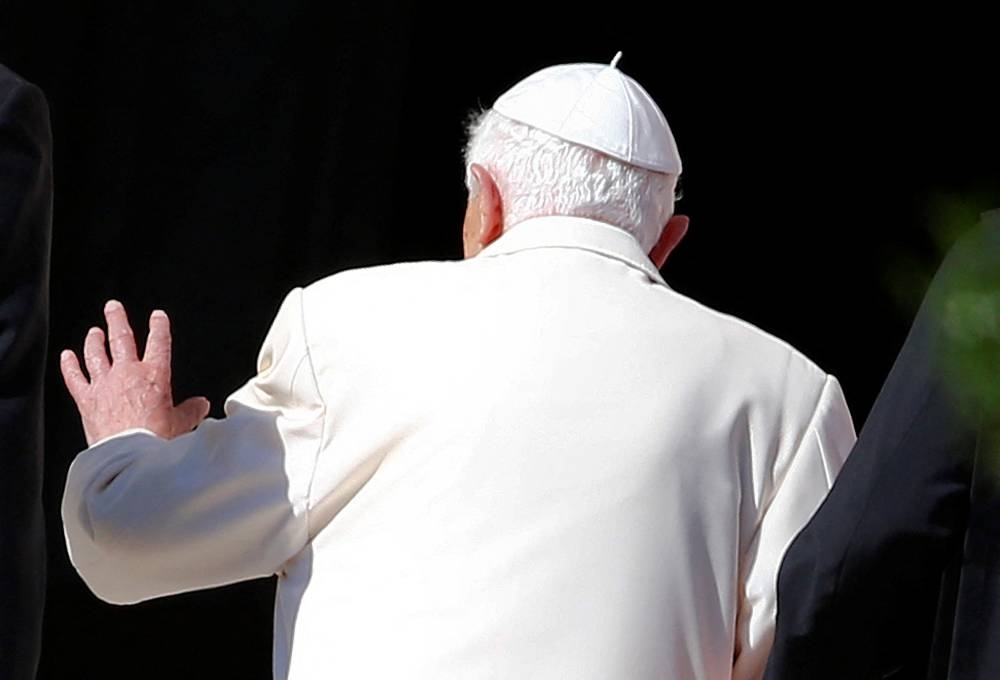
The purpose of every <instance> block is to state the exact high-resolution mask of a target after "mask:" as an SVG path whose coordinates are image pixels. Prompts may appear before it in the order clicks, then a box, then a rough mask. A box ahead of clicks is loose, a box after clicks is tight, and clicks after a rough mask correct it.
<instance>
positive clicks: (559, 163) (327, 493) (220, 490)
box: [63, 64, 854, 680]
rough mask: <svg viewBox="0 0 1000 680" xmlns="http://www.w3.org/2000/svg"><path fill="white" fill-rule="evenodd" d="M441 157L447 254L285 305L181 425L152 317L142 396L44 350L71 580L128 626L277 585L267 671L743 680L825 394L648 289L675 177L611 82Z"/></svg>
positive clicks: (809, 496)
mask: <svg viewBox="0 0 1000 680" xmlns="http://www.w3.org/2000/svg"><path fill="white" fill-rule="evenodd" d="M467 161H468V172H467V179H468V182H469V188H470V199H469V204H468V210H467V213H466V218H465V224H464V230H463V237H464V244H465V254H466V259H465V260H464V261H461V262H420V263H408V264H398V265H392V266H384V267H375V268H369V269H360V270H355V271H348V272H342V273H340V274H337V275H334V276H331V277H329V278H326V279H323V280H321V281H319V282H317V283H314V284H312V285H310V286H307V287H306V288H303V289H296V290H293V291H292V292H291V293H290V294H289V295H288V297H287V298H286V300H285V302H284V304H283V305H282V307H281V309H280V311H279V312H278V314H277V318H276V320H275V321H274V324H273V326H272V328H271V330H270V332H269V334H268V336H267V338H266V340H265V341H264V346H263V349H262V350H261V353H260V357H259V360H258V372H257V375H256V376H255V377H254V378H252V379H250V381H249V382H248V383H247V384H246V385H244V386H243V387H242V388H240V389H239V390H237V391H236V392H235V393H234V394H233V395H232V396H230V398H229V399H228V400H227V402H226V418H224V419H222V420H213V419H208V420H205V421H204V422H201V423H200V424H198V425H197V428H196V429H194V431H193V432H190V433H187V434H181V435H180V436H176V435H177V434H178V430H179V429H184V428H186V427H188V426H192V427H193V426H194V425H195V424H196V423H197V421H198V420H199V419H200V415H201V413H202V411H201V409H202V408H203V404H202V403H201V402H197V401H194V402H192V401H190V400H189V401H188V402H185V403H186V406H184V409H183V410H175V409H174V407H173V406H172V403H173V402H172V399H171V396H170V386H169V360H168V359H167V361H166V367H165V368H164V358H165V357H168V349H169V335H168V331H167V328H166V318H165V316H163V315H162V313H157V314H156V316H155V318H153V319H151V325H152V337H151V338H150V344H151V345H152V349H150V348H147V350H146V352H147V355H149V354H150V352H152V356H151V358H152V359H155V362H156V365H157V367H158V368H157V369H156V371H154V374H155V376H156V377H155V379H148V378H149V376H150V375H151V374H150V373H149V367H147V366H146V361H145V360H144V361H139V360H138V359H137V358H136V353H135V345H134V341H133V340H132V335H131V330H130V328H129V326H128V322H127V320H126V318H125V312H124V309H123V308H122V307H121V305H119V304H117V303H111V304H110V305H109V306H108V308H107V311H106V316H107V322H108V333H109V336H110V338H111V343H110V346H111V351H112V357H111V361H110V362H109V360H108V358H107V357H106V355H105V352H104V349H103V345H102V343H101V342H100V341H101V340H103V338H102V337H101V336H100V335H99V331H95V333H94V334H92V336H91V337H92V339H91V340H90V341H89V342H88V347H89V349H88V351H87V352H86V355H87V362H86V363H87V369H88V371H89V372H90V379H89V381H88V379H87V378H85V377H84V375H83V373H82V371H81V369H80V367H79V364H78V363H77V360H76V357H75V355H74V354H73V353H72V352H67V353H64V357H63V371H64V375H65V378H66V381H67V385H68V386H69V388H70V391H71V392H72V393H73V395H74V397H75V398H76V400H77V403H78V405H79V406H80V411H81V416H82V418H83V421H84V426H85V431H86V432H87V436H88V443H89V444H90V446H89V448H88V449H87V450H85V451H84V452H83V453H81V454H80V455H79V456H78V457H77V459H76V460H75V461H74V463H73V465H72V467H71V469H70V473H69V478H68V480H67V484H66V491H65V496H64V502H63V519H64V522H65V526H66V534H67V540H68V543H69V548H70V552H71V555H72V558H73V562H74V564H75V565H76V567H77V569H78V570H79V572H80V574H81V575H82V576H83V578H84V579H85V580H86V582H87V583H88V585H89V586H90V587H91V588H92V589H93V591H94V592H95V593H96V594H97V595H98V596H99V597H101V598H103V599H105V600H107V601H109V602H117V603H123V604H124V603H131V602H138V601H141V600H145V599H149V598H153V597H159V596H163V595H169V594H172V593H179V592H184V591H190V590H195V589H199V588H209V587H213V586H219V585H223V584H227V583H232V582H235V581H240V580H244V579H250V578H257V577H264V576H269V575H272V574H277V575H278V595H277V602H276V605H275V646H274V653H275V656H274V673H275V677H277V678H286V677H288V678H319V677H323V678H352V679H356V678H433V679H435V680H439V679H443V678H455V679H462V680H466V679H469V678H518V679H524V678H576V679H585V678H594V679H595V680H596V679H598V678H601V679H603V678H630V679H640V678H672V679H674V680H728V679H730V678H736V679H738V680H745V679H751V678H758V677H759V676H760V674H761V672H762V670H763V667H764V663H765V661H766V658H767V654H768V650H769V646H770V640H771V635H772V631H773V625H774V591H775V573H776V570H777V567H778V564H779V563H780V559H781V555H782V553H783V552H784V550H785V547H786V546H787V544H788V542H789V541H790V540H791V539H792V537H793V536H794V535H795V533H796V532H797V531H798V530H799V529H800V528H801V527H802V525H803V524H804V523H805V522H806V521H807V520H808V518H809V516H810V515H811V514H812V512H813V510H814V509H815V508H816V507H817V505H818V504H819V503H820V501H821V500H822V498H823V497H824V495H825V494H826V492H827V490H828V489H829V487H830V485H831V483H832V481H833V478H834V477H835V475H836V474H837V471H838V469H839V468H840V466H841V464H842V462H843V459H844V456H845V455H846V453H847V451H848V450H849V449H850V447H851V445H852V444H853V442H854V430H853V427H852V424H851V419H850V416H849V414H848V410H847V407H846V405H845V403H844V399H843V396H842V393H841V390H840V387H839V385H838V383H837V381H836V379H834V378H833V377H832V376H830V375H828V374H826V373H825V372H823V371H822V370H820V369H819V368H817V367H816V366H815V365H814V364H813V363H812V362H810V361H809V360H808V359H806V358H805V357H804V356H803V355H801V354H799V353H798V352H796V351H795V350H794V349H792V348H791V347H789V346H788V345H787V344H785V343H783V342H781V341H779V340H776V339H775V338H773V337H771V336H769V335H767V334H766V333H764V332H762V331H760V330H758V329H756V328H754V327H752V326H750V325H748V324H746V323H744V322H742V321H739V320H738V319H734V318H731V317H728V316H725V315H723V314H719V313H717V312H714V311H712V310H710V309H707V308H705V307H704V306H702V305H700V304H698V303H696V302H694V301H692V300H690V299H688V298H686V297H684V296H683V295H680V294H678V293H676V292H675V291H673V290H671V289H670V288H669V287H668V286H667V285H666V284H665V283H664V281H663V279H662V278H661V276H660V273H659V272H658V268H659V267H660V266H661V265H662V264H663V262H664V260H665V259H666V258H667V256H668V255H669V254H670V252H671V251H672V250H673V248H674V247H675V246H676V245H677V243H678V242H679V241H680V240H681V238H682V237H683V236H684V233H685V230H686V229H687V219H686V218H684V217H682V216H677V215H674V214H673V207H674V206H673V203H674V201H673V192H674V188H675V185H676V181H677V177H678V175H679V174H680V171H681V164H680V157H679V155H678V154H677V149H676V145H675V144H674V138H673V135H672V134H671V131H670V128H669V127H668V125H667V122H666V120H665V119H664V117H663V114H662V113H661V112H660V110H659V108H658V107H657V106H656V104H655V103H654V102H653V100H652V99H651V98H650V97H649V95H648V94H647V93H646V92H645V90H643V89H642V88H641V87H640V86H639V85H638V83H636V82H635V81H634V80H632V79H631V78H629V77H628V76H626V75H624V74H623V73H622V72H621V71H619V70H618V69H617V68H616V66H615V64H612V65H611V66H603V65H597V64H571V65H562V66H555V67H551V68H549V69H545V70H543V71H540V72H538V73H536V74H534V75H532V76H530V77H529V78H527V79H526V80H524V81H521V82H520V83H518V84H517V85H515V86H514V87H513V88H512V89H511V90H509V91H508V92H506V93H505V94H504V95H502V96H501V97H500V98H499V99H498V100H497V102H496V104H495V105H494V107H493V108H492V109H491V110H489V111H487V112H486V113H485V114H483V116H482V117H480V118H479V119H478V120H477V122H476V123H475V124H474V125H473V126H472V132H471V139H470V141H469V146H468V150H467ZM98 349H99V350H100V351H98ZM133 375H140V376H144V379H143V380H139V381H136V380H131V381H130V380H129V377H130V376H133ZM145 385H149V386H148V387H146V386H145ZM144 390H152V391H154V392H155V395H154V396H153V397H151V398H148V399H144V392H143V391H144ZM135 404H147V405H148V404H154V405H155V406H154V407H152V408H150V407H148V406H145V407H142V408H136V407H134V406H133V405H135ZM178 409H180V407H178ZM152 411H155V413H154V412H152ZM111 413H114V417H113V418H112V417H110V416H109V415H106V414H111Z"/></svg>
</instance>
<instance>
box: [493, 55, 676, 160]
mask: <svg viewBox="0 0 1000 680" xmlns="http://www.w3.org/2000/svg"><path fill="white" fill-rule="evenodd" d="M620 57H621V52H619V53H618V54H617V55H615V58H614V59H613V60H612V62H611V64H610V65H604V64H561V65H559V66H550V67H549V68H545V69H542V70H541V71H538V72H537V73H533V74H532V75H530V76H528V77H527V78H525V79H524V80H522V81H521V82H519V83H518V84H517V85H515V86H514V87H512V88H510V89H509V90H507V91H506V92H504V93H503V94H502V95H500V97H499V98H498V99H497V100H496V103H495V104H493V110H494V111H496V112H497V113H500V114H502V115H504V116H506V117H507V118H510V119H512V120H515V121H518V122H519V123H524V124H525V125H530V126H531V127H533V128H537V129H539V130H542V131H544V132H548V133H549V134H550V135H554V136H556V137H559V138H560V139H565V140H566V141H567V142H573V143H574V144H579V145H580V146H585V147H587V148H590V149H594V150H595V151H600V152H601V153H603V154H606V155H608V156H611V157H612V158H617V159H618V160H620V161H624V162H625V163H629V164H631V165H637V166H639V167H641V168H646V169H648V170H655V171H657V172H666V173H670V174H676V175H679V174H680V172H681V157H680V154H678V153H677V143H676V142H675V141H674V135H673V133H671V132H670V126H669V125H667V119H666V118H664V117H663V112H662V111H660V108H659V107H658V106H657V105H656V102H654V101H653V98H652V97H650V96H649V93H647V92H646V90H644V89H642V86H641V85H639V83H637V82H635V81H634V80H632V79H631V78H629V77H628V76H627V75H625V74H624V73H622V72H621V71H619V70H618V69H617V68H616V65H617V63H618V59H619V58H620Z"/></svg>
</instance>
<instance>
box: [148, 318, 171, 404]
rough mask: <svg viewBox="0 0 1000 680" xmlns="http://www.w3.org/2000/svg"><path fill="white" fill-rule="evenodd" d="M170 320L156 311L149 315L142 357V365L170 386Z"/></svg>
mask: <svg viewBox="0 0 1000 680" xmlns="http://www.w3.org/2000/svg"><path fill="white" fill-rule="evenodd" d="M170 343H171V341H170V319H169V318H168V317H167V314H166V312H164V311H162V310H160V309H157V310H154V311H153V313H152V314H150V315H149V337H147V338H146V351H145V352H144V353H143V355H142V361H143V363H146V364H149V366H150V367H151V368H152V369H153V370H154V371H155V372H156V375H157V377H158V378H159V379H160V380H162V381H165V382H166V383H167V384H168V385H169V384H170Z"/></svg>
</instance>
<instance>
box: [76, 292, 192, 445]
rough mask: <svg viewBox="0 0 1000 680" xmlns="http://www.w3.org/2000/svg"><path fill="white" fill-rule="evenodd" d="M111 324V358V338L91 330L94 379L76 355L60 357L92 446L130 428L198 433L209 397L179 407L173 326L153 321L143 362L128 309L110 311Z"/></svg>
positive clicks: (157, 315) (88, 351)
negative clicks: (174, 391)
mask: <svg viewBox="0 0 1000 680" xmlns="http://www.w3.org/2000/svg"><path fill="white" fill-rule="evenodd" d="M104 318H105V320H106V321H107V324H108V333H107V339H108V346H109V347H110V349H111V356H110V358H109V356H108V353H107V350H106V349H105V335H104V331H102V330H101V329H100V328H96V327H95V328H91V329H90V331H89V332H88V333H87V338H86V340H85V341H84V346H83V358H84V363H85V365H86V368H87V373H88V374H89V376H90V377H89V379H88V378H87V376H86V375H84V373H83V370H81V368H80V361H79V360H78V359H77V356H76V354H75V353H74V352H73V351H71V350H64V351H63V352H62V354H61V355H60V357H59V364H60V368H61V369H62V375H63V380H64V381H65V383H66V388H67V389H68V390H69V393H70V395H71V396H72V397H73V401H75V402H76V407H77V409H78V410H79V411H80V419H81V420H82V421H83V432H84V435H85V436H86V438H87V444H88V445H91V444H93V443H95V442H97V441H99V440H101V439H104V438H106V437H110V436H111V435H114V434H118V433H119V432H122V431H124V430H128V429H130V428H140V427H141V428H145V429H147V430H149V431H151V432H153V433H154V434H156V435H158V436H160V437H163V438H165V439H172V438H173V437H176V436H178V435H181V434H184V433H185V432H189V431H191V430H192V429H194V428H195V427H196V426H197V425H198V424H199V423H200V422H201V421H202V420H204V419H205V417H206V416H207V415H208V409H209V403H208V400H207V399H205V398H204V397H192V398H190V399H187V400H186V401H184V402H182V403H180V404H178V405H177V406H174V400H173V395H172V393H171V387H170V351H171V348H170V345H171V340H170V320H169V319H168V318H167V315H166V313H165V312H162V311H160V310H156V311H154V312H153V313H152V315H150V317H149V336H148V338H147V340H146V349H145V353H144V354H143V357H142V359H141V360H140V359H139V357H138V353H137V350H136V345H135V336H134V334H133V333H132V327H131V326H130V325H129V322H128V316H127V315H126V313H125V308H124V307H123V306H122V304H121V303H120V302H118V301H116V300H111V301H109V302H108V303H107V304H106V305H105V306H104Z"/></svg>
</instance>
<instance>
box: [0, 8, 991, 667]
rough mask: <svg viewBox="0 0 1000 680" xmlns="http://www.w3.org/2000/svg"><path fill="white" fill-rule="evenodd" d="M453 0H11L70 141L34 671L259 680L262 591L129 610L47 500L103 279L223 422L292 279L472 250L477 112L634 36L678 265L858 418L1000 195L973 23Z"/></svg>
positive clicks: (5, 43) (59, 469) (265, 614)
mask: <svg viewBox="0 0 1000 680" xmlns="http://www.w3.org/2000/svg"><path fill="white" fill-rule="evenodd" d="M433 7H434V8H433V9H432V5H430V4H412V3H407V2H402V1H399V2H391V1H385V2H383V1H381V0H373V1H370V2H365V3H358V2H337V3H332V2H319V1H317V2H308V1H305V0H271V1H268V2H263V1H261V2H235V1H231V2H222V1H219V0H213V1H208V2H200V3H154V2H148V1H147V0H132V1H128V2H126V1H125V0H122V1H121V2H118V3H110V2H89V3H84V2H72V3H71V2H66V3H54V2H44V1H42V2H38V1H36V2H27V1H23V2H22V1H17V2H10V1H9V0H8V1H7V2H2V4H0V8H2V9H0V61H2V62H4V63H6V64H7V65H8V66H10V67H11V68H13V69H14V70H16V71H19V72H20V73H21V74H22V75H23V76H24V77H26V78H27V79H29V80H32V81H34V82H35V83H36V84H38V85H39V86H41V87H42V88H43V90H44V91H45V92H46V94H47V96H48V98H49V102H50V106H51V109H52V122H53V131H54V139H55V153H54V163H55V178H56V202H55V218H54V239H53V261H52V308H51V309H52V326H51V327H52V340H51V357H50V370H49V379H48V384H47V390H48V393H47V467H46V475H47V478H46V489H45V496H46V507H47V514H48V532H49V550H50V555H49V562H50V564H49V574H50V583H49V591H48V602H47V608H46V620H45V642H44V648H43V654H42V665H41V672H40V677H42V678H92V677H93V678H98V677H99V678H178V677H193V678H201V677H210V676H211V677H224V678H230V677H231V678H267V677H270V654H271V605H272V595H273V583H271V582H269V581H262V582H254V583H247V584H241V585H237V586H232V587H228V588H223V589H216V590H213V591H209V592H204V593H195V594H188V595H182V596H177V597H173V598H168V599H164V600H161V601H156V602H149V603H144V604H141V605H137V606H133V607H126V608H121V607H113V606H111V605H106V604H104V603H102V602H100V601H98V600H97V599H96V598H94V597H93V596H92V595H91V594H90V593H89V592H88V591H87V590H86V587H85V586H84V585H83V583H82V582H81V581H80V580H79V578H78V577H77V576H76V574H75V573H74V572H73V570H72V567H71V566H70V565H69V562H68V559H67V556H66V551H65V547H64V545H63V543H62V530H61V525H60V522H59V516H58V507H59V500H60V496H61V491H62V484H63V481H64V479H65V473H66V468H67V466H68V465H69V462H70V460H71V459H72V457H73V456H74V455H75V454H76V452H77V451H78V450H79V449H80V448H82V446H83V445H84V444H83V438H82V432H81V430H80V427H79V423H78V420H77V418H76V415H75V412H74V410H73V408H72V403H71V401H70V400H69V398H68V396H67V395H66V394H65V391H64V390H63V388H62V385H61V380H60V378H59V375H58V368H57V356H58V352H59V350H60V349H62V348H64V347H72V348H78V347H79V345H80V344H81V343H82V339H83V336H84V334H85V332H86V330H87V328H88V327H89V326H90V325H93V324H95V323H97V322H98V321H99V320H100V310H101V305H102V303H103V301H104V300H106V299H108V298H110V297H116V298H118V299H121V300H122V301H123V302H124V303H125V304H126V307H127V308H128V309H129V310H130V313H131V316H132V319H133V321H134V322H135V324H136V325H137V326H139V327H140V328H141V329H144V327H145V317H146V316H147V315H148V314H149V312H150V311H151V310H152V309H154V308H156V307H162V308H164V309H166V310H167V311H168V312H169V313H170V315H171V317H172V320H173V323H174V337H175V369H174V371H175V373H174V375H175V390H176V394H177V396H178V397H179V398H183V397H187V396H191V395H193V394H205V395H206V396H208V397H209V398H210V399H211V400H212V402H213V415H216V416H219V415H221V405H222V402H223V399H224V397H225V396H226V395H227V394H228V393H229V392H230V391H232V390H233V389H235V388H236V387H238V386H239V385H240V384H242V382H243V381H245V380H246V379H247V378H248V377H249V376H250V375H251V373H252V371H253V367H254V359H255V356H256V352H257V349H258V346H259V344H260V342H261V340H262V339H263V336H264V333H265V331H266V329H267V327H268V324H269V322H270V320H271V318H272V316H273V314H274V313H275V311H276V310H277V307H278V304H279V302H280V300H281V299H282V297H283V296H284V294H285V292H286V291H287V290H288V289H289V288H291V287H292V286H295V285H301V284H305V283H308V282H310V281H312V280H315V279H317V278H319V277H321V276H323V275H325V274H328V273H332V272H335V271H339V270H342V269H346V268H350V267H356V266H363V265H367V264H373V263H384V262H393V261H399V260H414V259H425V258H437V259H444V258H455V257H459V256H460V254H461V242H460V227H461V219H462V213H463V210H464V201H465V193H464V187H463V184H462V179H463V170H462V162H461V154H460V151H461V148H462V144H463V141H464V137H463V123H464V120H465V119H466V117H467V115H468V112H469V111H470V110H471V109H472V108H474V107H476V106H477V105H480V104H482V105H488V104H489V103H491V102H492V101H493V99H494V98H495V97H496V96H497V95H498V94H499V93H500V92H502V91H503V90H505V89H506V88H507V87H509V86H510V85H512V84H513V83H514V82H515V81H517V80H518V79H520V78H521V77H523V76H525V75H527V74H528V73H530V72H532V71H534V70H536V69H538V68H541V67H543V66H547V65H550V64H553V63H560V62H572V61H608V60H610V59H611V57H612V56H613V55H614V53H615V52H616V51H617V50H619V49H621V50H623V51H624V58H623V59H622V61H621V62H620V64H619V66H620V68H621V69H622V70H623V71H625V72H626V73H629V74H630V75H632V76H634V77H635V78H636V79H637V80H639V82H641V83H642V84H643V85H644V86H645V87H646V89H647V90H649V91H650V92H651V94H652V95H653V96H654V98H655V99H656V100H657V101H658V102H659V103H660V105H661V107H662V108H663V110H664V112H665V113H666V115H667V118H668V119H669V120H670V122H671V126H672V127H673V130H674V133H675V135H676V137H677V139H678V142H679V145H680V149H681V153H682V155H683V156H684V162H685V175H684V180H683V192H684V198H683V200H682V201H681V203H680V204H679V205H678V211H679V212H684V213H686V214H689V215H690V216H691V217H692V226H691V231H690V233H689V236H688V238H687V240H686V241H685V243H684V244H683V245H682V246H681V247H680V248H679V249H678V250H677V251H676V252H675V254H674V255H673V257H672V259H671V261H670V262H668V264H667V266H666V268H665V270H664V272H665V276H666V278H667V280H668V282H669V283H670V284H671V285H672V286H674V287H675V288H676V289H678V290H680V291H681V292H683V293H686V294H689V295H691V296H693V297H695V298H697V299H699V300H701V301H703V302H705V303H707V304H709V305H711V306H713V307H716V308H718V309H721V310H723V311H726V312H730V313H733V314H736V315H738V316H740V317H743V318H745V319H747V320H749V321H751V322H752V323H755V324H757V325H759V326H761V327H762V328H764V329H766V330H768V331H770V332H772V333H775V334H776V335H778V336H780V337H782V338H785V339H787V340H788V341H789V342H791V343H792V344H793V345H795V346H796V347H798V348H800V349H801V350H802V351H804V352H805V353H806V354H807V355H809V356H810V357H812V358H813V359H814V360H816V361H817V362H818V363H819V364H820V365H821V366H823V367H824V368H825V369H827V370H829V371H830V372H832V373H834V374H835V375H837V376H838V377H839V378H840V380H841V382H842V384H843V386H844V389H845V392H846V394H847V398H848V401H849V403H850V404H851V407H852V411H853V413H854V416H855V420H856V422H857V424H858V426H859V427H860V425H861V423H862V422H863V421H864V417H865V415H866V414H867V412H868V409H869V407H870V405H871V402H872V401H873V399H874V397H875V395H876V393H877V391H878V388H879V386H880V385H881V382H882V379H883V378H884V376H885V374H886V373H887V371H888V369H889V367H890V365H891V363H892V360H893V358H894V356H895V353H896V351H897V350H898V348H899V346H900V344H901V343H902V339H903V337H904V335H905V332H906V329H907V327H908V324H909V320H910V316H911V314H912V312H913V310H914V308H915V304H916V302H917V300H919V297H920V295H921V294H922V292H923V286H924V285H925V283H926V279H927V277H928V276H929V275H930V273H932V271H933V268H934V266H935V265H936V263H937V262H938V261H939V260H940V257H941V251H940V247H939V246H938V245H936V244H937V241H944V242H947V241H948V240H949V237H947V236H946V237H943V238H937V237H935V236H934V235H935V234H937V233H938V232H940V231H942V229H943V228H944V227H946V226H949V225H950V224H951V222H953V221H954V220H948V219H946V218H945V217H944V215H945V213H946V212H947V210H946V209H945V208H942V206H946V207H947V206H955V205H956V204H958V205H964V206H965V209H966V210H967V211H968V212H971V211H972V210H974V209H975V208H977V207H980V206H984V207H988V206H989V204H991V203H992V204H995V205H998V206H1000V193H998V191H997V187H1000V133H998V132H997V119H998V113H1000V108H998V106H997V105H996V104H995V103H993V100H994V98H996V96H997V88H996V77H995V74H996V72H997V66H998V62H1000V59H998V57H997V56H995V55H996V50H995V48H994V46H993V44H992V43H993V41H994V39H995V37H994V36H991V35H989V33H988V31H989V26H990V25H991V24H990V23H989V22H987V21H986V20H985V19H984V18H983V17H977V16H971V15H970V16H960V15H958V14H956V13H952V14H948V15H944V14H942V13H941V11H940V10H930V9H929V10H927V13H926V14H922V15H916V14H913V13H908V14H894V15H885V16H880V15H877V14H876V13H874V11H873V10H872V9H871V8H870V7H869V8H867V9H862V8H853V9H851V8H848V7H847V6H844V5H835V6H831V7H830V8H826V9H824V8H823V7H821V6H816V5H810V6H809V9H808V10H804V9H796V10H784V11H778V10H767V9H765V8H762V7H758V6H755V7H753V8H752V9H749V8H744V9H741V10H738V11H736V12H735V13H734V10H733V9H731V8H727V7H725V6H721V5H720V6H718V7H713V6H710V5H705V4H699V5H697V6H694V5H692V6H685V7H674V6H670V5H666V4H655V5H652V4H650V5H644V4H635V3H633V4H628V3H614V2H605V3H602V4H600V5H596V4H595V5H588V4H584V3H574V4H571V5H570V4H567V5H564V6H556V5H551V4H548V5H547V4H544V3H541V2H539V3H535V4H532V5H527V6H517V5H512V4H509V3H507V4H503V3H501V4H489V5H485V4H472V3H465V4H463V5H456V6H455V8H454V9H452V10H445V9H443V8H438V7H437V6H433ZM834 7H835V8H836V9H834ZM959 222H961V221H959ZM958 226H961V224H959V225H958ZM459 311H460V310H456V314H457V313H459ZM400 331H401V333H404V334H405V329H400ZM387 653H391V650H387Z"/></svg>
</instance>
